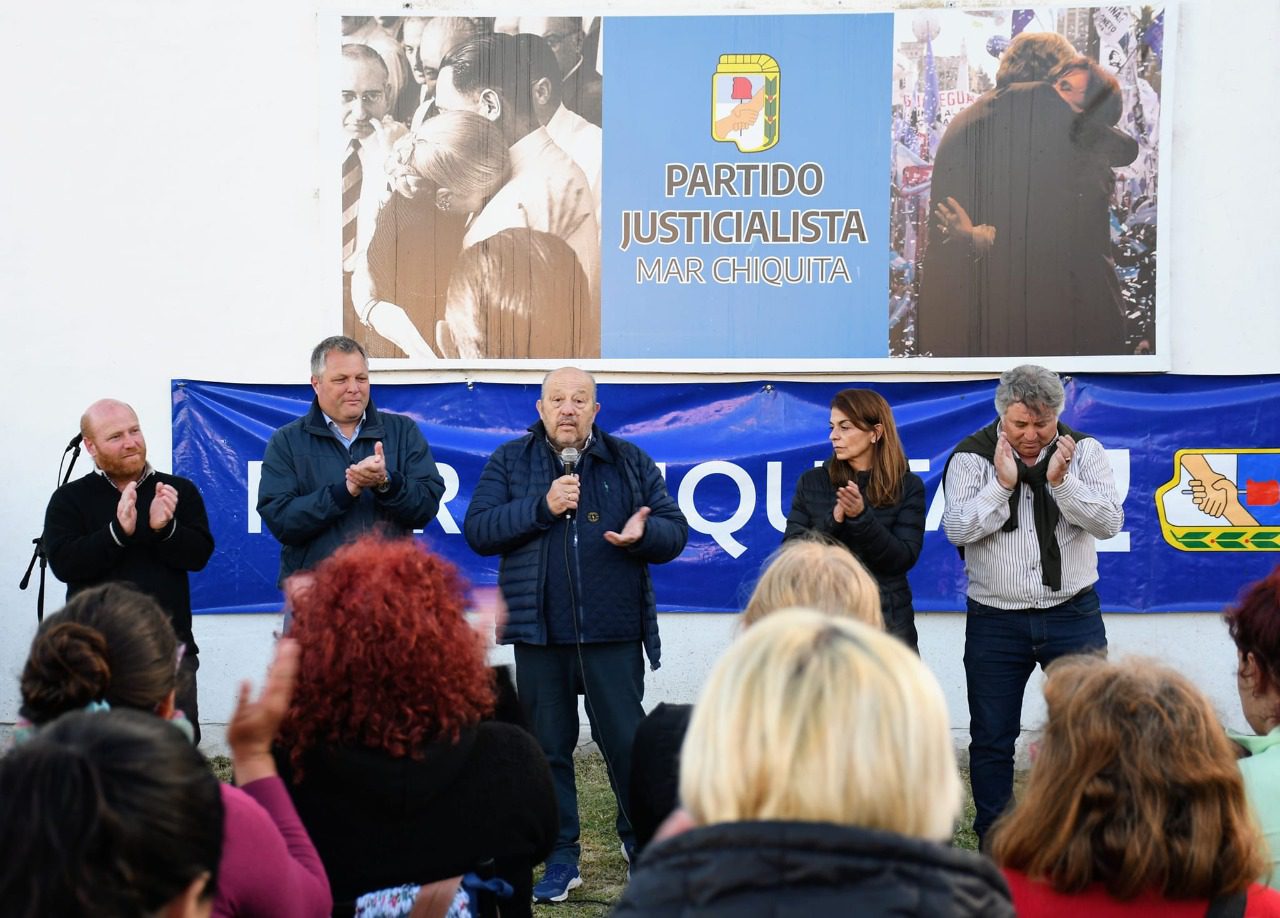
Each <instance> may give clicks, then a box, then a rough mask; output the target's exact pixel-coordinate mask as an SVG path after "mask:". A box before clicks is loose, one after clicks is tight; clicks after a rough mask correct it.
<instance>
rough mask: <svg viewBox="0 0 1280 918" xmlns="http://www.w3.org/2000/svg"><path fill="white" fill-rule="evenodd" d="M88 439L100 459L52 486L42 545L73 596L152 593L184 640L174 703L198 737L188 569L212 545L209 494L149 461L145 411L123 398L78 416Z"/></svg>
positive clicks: (195, 568)
mask: <svg viewBox="0 0 1280 918" xmlns="http://www.w3.org/2000/svg"><path fill="white" fill-rule="evenodd" d="M80 433H81V435H82V436H83V437H84V446H85V449H86V450H87V451H88V453H89V455H90V456H92V457H93V461H94V462H95V463H96V464H97V468H96V469H94V470H93V471H92V472H90V473H89V474H88V475H85V476H84V477H83V478H79V479H76V480H75V481H72V482H68V483H67V484H65V485H63V486H62V487H61V488H59V489H58V490H57V491H55V492H54V493H53V497H52V498H50V500H49V507H48V509H47V510H46V511H45V517H44V550H45V553H46V554H47V555H48V558H49V565H50V567H52V568H53V573H54V575H55V576H57V578H58V579H59V580H61V581H63V582H64V583H66V585H67V596H68V597H71V596H73V595H75V594H76V593H78V592H79V591H80V590H83V589H85V588H87V587H91V586H95V585H97V584H99V583H106V582H107V581H112V580H114V581H123V582H127V583H132V584H133V585H134V586H136V587H137V588H138V589H140V590H142V591H143V592H145V593H149V594H150V595H151V596H153V597H155V599H156V601H157V602H159V603H160V606H161V608H163V609H164V610H165V611H166V612H167V613H168V614H169V618H170V620H171V621H172V622H173V630H174V632H175V633H176V634H177V636H178V640H179V642H180V644H181V646H180V650H181V651H182V653H181V669H180V672H179V674H178V694H177V698H176V704H177V707H178V709H179V710H181V711H183V712H184V713H185V714H186V716H187V719H188V720H190V721H191V725H192V727H194V728H195V738H196V741H197V742H199V740H200V723H199V706H198V704H197V701H196V670H197V669H199V667H200V662H199V659H198V658H197V656H196V654H197V653H198V652H199V648H197V647H196V642H195V638H194V637H192V634H191V589H190V586H189V584H188V582H187V573H188V572H189V571H198V570H200V569H201V568H203V567H204V566H205V564H206V563H207V562H208V560H209V556H210V555H212V554H213V535H212V534H211V533H210V532H209V519H208V516H207V515H206V514H205V509H204V501H203V500H202V499H201V497H200V492H199V491H198V490H196V486H195V485H194V484H193V483H192V482H190V481H188V480H187V479H185V478H178V477H177V476H175V475H165V474H164V473H162V472H157V471H156V470H155V469H153V468H152V467H151V464H150V463H149V462H147V442H146V440H145V439H143V436H142V428H141V427H140V426H139V425H138V416H137V415H136V414H135V413H134V411H133V409H132V408H130V407H129V406H128V405H126V404H125V403H124V402H118V401H116V400H114V399H102V400H101V401H97V402H94V403H93V404H92V405H90V406H89V407H88V408H87V409H86V410H85V413H84V415H83V416H82V417H81V418H80Z"/></svg>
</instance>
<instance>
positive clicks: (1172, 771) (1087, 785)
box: [992, 656, 1280, 918]
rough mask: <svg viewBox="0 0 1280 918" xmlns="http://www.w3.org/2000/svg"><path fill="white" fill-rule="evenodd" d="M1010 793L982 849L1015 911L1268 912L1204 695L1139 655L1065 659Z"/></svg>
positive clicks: (1275, 905) (1258, 854)
mask: <svg viewBox="0 0 1280 918" xmlns="http://www.w3.org/2000/svg"><path fill="white" fill-rule="evenodd" d="M1044 695H1045V701H1046V702H1047V704H1048V709H1049V717H1048V723H1047V724H1046V725H1045V729H1044V735H1043V738H1042V739H1041V741H1040V745H1039V749H1038V752H1037V754H1036V757H1035V761H1034V763H1033V765H1032V767H1031V775H1030V778H1029V779H1028V781H1027V789H1026V792H1025V793H1024V794H1023V796H1022V800H1021V801H1020V802H1019V803H1018V804H1017V805H1016V806H1015V807H1014V808H1013V809H1012V810H1011V811H1009V812H1008V813H1006V814H1005V815H1004V816H1003V817H1002V818H1001V820H1000V821H999V822H998V823H996V826H995V829H994V830H993V838H992V855H993V856H994V858H995V860H996V863H997V864H999V865H1000V867H1001V869H1002V870H1003V871H1004V875H1005V879H1006V880H1008V882H1009V888H1010V890H1011V891H1012V893H1013V904H1014V907H1015V908H1016V910H1017V913H1018V915H1019V916H1032V918H1035V916H1059V915H1061V916H1076V915H1089V916H1090V918H1106V916H1110V915H1116V916H1121V915H1124V916H1133V915H1152V916H1161V918H1178V916H1183V915H1186V916H1192V915H1194V916H1201V915H1206V914H1208V915H1247V916H1259V918H1265V916H1280V893H1277V892H1276V891H1274V890H1271V889H1268V888H1266V887H1265V886H1261V885H1259V884H1258V882H1257V880H1258V878H1259V877H1260V876H1262V875H1263V873H1264V871H1265V870H1266V868H1267V860H1266V858H1265V856H1264V854H1263V852H1264V847H1263V844H1262V839H1261V836H1260V835H1259V832H1258V828H1257V826H1256V825H1255V823H1254V822H1253V820H1252V819H1251V818H1250V816H1249V810H1248V804H1247V803H1246V801H1245V795H1244V785H1243V783H1242V781H1241V779H1240V770H1239V769H1238V768H1237V767H1236V762H1235V754H1234V753H1233V752H1232V749H1231V743H1230V741H1229V740H1228V739H1227V736H1226V733H1225V732H1224V731H1223V729H1222V725H1221V724H1220V723H1218V719H1217V717H1216V716H1214V713H1213V708H1212V707H1211V706H1210V704H1209V701H1208V699H1207V698H1205V697H1204V695H1203V694H1201V692H1200V691H1199V690H1198V689H1197V688H1196V687H1195V686H1194V685H1192V684H1191V683H1190V682H1189V681H1188V680H1187V679H1185V678H1184V677H1183V676H1181V675H1179V674H1178V673H1176V672H1174V671H1173V670H1172V669H1170V668H1168V667H1166V666H1163V665H1161V664H1159V663H1156V662H1153V661H1149V660H1137V659H1130V660H1123V661H1119V662H1116V661H1110V660H1106V659H1103V658H1102V657H1097V656H1075V657H1063V658H1062V659H1060V660H1059V661H1058V662H1056V663H1054V664H1053V665H1052V666H1050V667H1049V671H1048V677H1047V680H1046V682H1045V688H1044Z"/></svg>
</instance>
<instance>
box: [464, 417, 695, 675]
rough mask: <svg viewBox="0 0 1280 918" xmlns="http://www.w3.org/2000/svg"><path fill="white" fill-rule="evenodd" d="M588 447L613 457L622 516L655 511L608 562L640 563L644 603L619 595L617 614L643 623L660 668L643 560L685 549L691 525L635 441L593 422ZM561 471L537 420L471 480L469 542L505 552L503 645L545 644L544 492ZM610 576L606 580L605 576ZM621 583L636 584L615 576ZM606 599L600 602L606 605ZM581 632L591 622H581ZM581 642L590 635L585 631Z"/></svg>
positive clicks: (547, 525) (600, 456) (547, 521)
mask: <svg viewBox="0 0 1280 918" xmlns="http://www.w3.org/2000/svg"><path fill="white" fill-rule="evenodd" d="M592 436H593V440H592V443H591V446H590V447H589V448H588V452H589V455H590V457H591V459H592V461H597V462H611V463H615V464H616V465H617V467H618V470H619V472H620V474H621V476H622V478H623V479H624V481H625V482H626V484H627V487H626V489H625V490H626V495H625V496H624V495H617V499H618V500H627V501H629V506H627V507H625V508H621V509H622V510H623V511H625V512H623V513H622V514H621V515H622V516H623V517H624V518H625V517H629V516H631V514H633V513H635V512H636V511H637V510H639V509H640V508H641V507H648V508H649V509H650V510H651V511H652V512H651V514H650V516H649V519H648V521H647V522H646V524H645V531H644V537H643V538H641V539H640V541H639V542H637V543H636V544H635V545H632V546H630V547H629V548H619V549H617V550H616V552H613V553H611V554H610V555H609V557H610V558H612V559H613V560H612V562H611V563H612V564H616V565H619V566H620V567H619V570H623V567H622V566H624V565H639V566H640V567H641V568H642V574H643V578H644V600H643V602H644V606H643V608H635V599H634V597H632V596H630V595H619V596H618V597H616V600H617V602H616V604H614V607H615V608H616V609H617V610H618V611H619V613H620V614H627V615H634V616H636V618H637V619H638V620H639V621H640V622H641V623H642V625H643V635H644V647H645V652H646V653H647V654H648V656H649V664H650V666H651V667H652V668H653V669H657V668H658V666H659V663H660V661H661V651H662V644H661V641H660V640H659V638H658V615H657V607H656V606H655V603H654V597H653V583H652V581H651V580H650V578H649V571H648V565H650V564H662V563H664V562H666V561H670V560H672V559H674V558H675V557H676V556H678V555H679V554H680V552H681V551H683V550H684V546H685V542H686V540H687V539H688V537H689V524H688V522H687V521H686V520H685V518H684V514H683V513H681V512H680V508H679V507H678V506H677V505H676V502H675V500H674V499H672V497H671V495H670V494H668V493H667V486H666V483H665V482H664V481H663V479H662V474H661V473H660V472H659V471H658V467H657V466H656V465H655V464H654V462H653V460H652V459H650V458H649V456H648V455H647V454H646V453H645V452H644V450H642V449H640V448H639V447H638V446H636V445H635V444H633V443H628V442H627V441H626V440H621V439H619V438H617V437H614V436H611V435H609V434H607V433H604V432H603V431H601V430H600V429H599V428H598V427H594V428H592ZM559 476H560V466H559V464H558V462H557V459H556V456H555V454H554V453H553V452H552V451H551V447H550V446H549V445H548V443H547V436H546V428H544V427H543V425H542V422H541V421H539V422H537V423H536V424H534V425H533V426H532V427H530V428H529V433H527V434H526V435H524V436H523V437H519V438H517V439H515V440H511V441H509V442H507V443H504V444H503V445H502V446H500V447H498V449H497V450H495V451H494V454H493V455H492V456H491V457H489V461H488V463H487V464H486V465H485V467H484V471H483V472H482V473H481V475H480V481H479V482H477V484H476V489H475V493H474V494H473V495H472V497H471V503H470V504H469V505H468V506H467V516H466V520H465V522H464V523H463V532H464V534H465V535H466V538H467V544H468V545H470V546H471V548H472V550H473V551H475V552H476V553H478V554H481V555H502V563H501V565H500V566H499V569H498V584H499V586H500V587H501V588H502V593H503V596H504V597H505V598H506V601H507V613H508V620H507V626H506V630H505V631H504V633H503V637H502V641H503V643H505V644H516V643H524V644H546V643H547V623H546V620H545V619H544V618H543V617H542V616H541V615H540V614H539V612H540V610H541V608H542V594H543V589H544V585H545V583H546V573H547V562H548V557H549V550H548V541H549V540H548V539H547V538H545V536H546V534H547V533H548V531H549V530H550V529H551V527H552V525H553V524H554V523H555V518H554V517H552V516H551V514H550V510H549V509H548V507H547V503H546V495H547V490H548V489H549V488H550V487H551V482H552V481H554V480H555V479H556V478H558V477H559ZM603 579H605V580H607V579H608V578H603ZM617 581H618V582H619V583H623V582H633V581H632V580H631V578H629V577H621V576H620V577H618V578H617ZM608 603H609V598H605V600H604V602H602V603H601V604H602V605H604V604H608ZM583 624H584V632H585V631H586V630H588V629H589V627H590V623H588V622H584V623H583ZM583 638H584V640H589V639H590V634H589V633H584V635H583Z"/></svg>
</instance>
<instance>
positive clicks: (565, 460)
mask: <svg viewBox="0 0 1280 918" xmlns="http://www.w3.org/2000/svg"><path fill="white" fill-rule="evenodd" d="M580 455H581V454H580V453H579V452H578V451H577V450H576V449H574V448H573V447H572V446H566V447H565V448H564V449H562V450H560V462H561V464H563V465H564V473H565V474H566V475H572V474H573V472H574V469H576V468H577V467H578V457H579V456H580ZM564 518H565V519H567V520H571V519H573V509H572V508H570V509H569V510H566V511H565V513H564Z"/></svg>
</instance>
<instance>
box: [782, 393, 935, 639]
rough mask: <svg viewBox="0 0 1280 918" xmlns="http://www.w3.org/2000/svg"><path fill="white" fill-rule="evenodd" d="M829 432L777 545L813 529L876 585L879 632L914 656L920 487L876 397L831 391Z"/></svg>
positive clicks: (894, 428)
mask: <svg viewBox="0 0 1280 918" xmlns="http://www.w3.org/2000/svg"><path fill="white" fill-rule="evenodd" d="M830 427H831V432H830V435H829V439H830V441H831V447H832V456H831V458H830V459H828V460H827V461H826V462H825V463H824V464H823V466H822V467H821V468H816V469H810V470H809V471H807V472H805V473H804V474H803V475H801V476H800V480H799V481H798V482H796V492H795V496H794V497H792V498H791V512H790V513H789V514H788V515H787V530H786V532H785V533H784V534H783V536H782V540H783V541H784V542H785V541H787V540H789V539H797V538H801V537H803V536H805V535H808V534H810V533H813V532H818V533H821V534H822V535H824V536H826V537H828V538H830V539H833V540H834V541H836V542H839V543H840V544H841V545H843V546H844V547H845V548H847V549H848V550H849V551H850V552H852V553H853V555H854V557H856V558H857V559H858V560H859V561H861V562H862V563H863V564H864V565H865V566H866V568H867V570H868V571H870V572H871V576H873V577H875V579H876V583H877V584H879V586H880V612H881V614H882V615H883V616H884V627H885V630H886V631H888V632H889V633H890V634H892V635H895V636H896V637H899V638H901V639H902V640H903V641H904V642H906V644H907V646H909V647H910V648H911V649H912V650H914V651H916V653H919V652H920V649H919V646H918V639H917V636H916V624H915V609H914V608H913V607H912V605H911V585H910V584H909V583H907V571H909V570H911V568H912V566H913V565H914V564H915V563H916V559H917V558H919V557H920V549H921V548H922V547H923V546H924V512H925V511H924V482H923V481H921V480H920V476H919V475H916V474H915V473H913V472H911V471H910V470H909V469H908V467H907V456H906V453H905V452H903V449H902V443H901V441H900V440H899V439H898V427H897V425H896V424H895V423H894V420H893V410H892V409H891V408H890V407H889V403H888V402H886V401H885V400H884V397H883V396H881V395H880V393H878V392H874V391H872V390H871V389H845V390H843V391H841V392H837V393H836V395H835V398H833V399H832V400H831V422H830Z"/></svg>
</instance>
